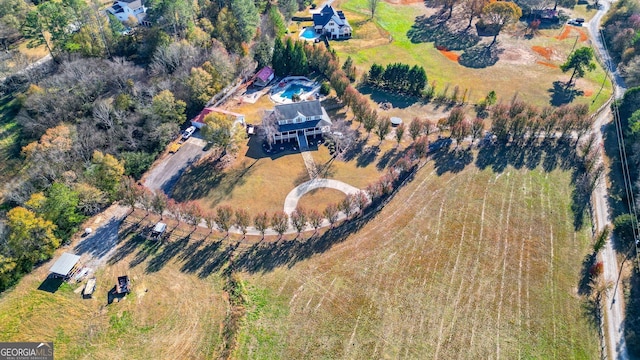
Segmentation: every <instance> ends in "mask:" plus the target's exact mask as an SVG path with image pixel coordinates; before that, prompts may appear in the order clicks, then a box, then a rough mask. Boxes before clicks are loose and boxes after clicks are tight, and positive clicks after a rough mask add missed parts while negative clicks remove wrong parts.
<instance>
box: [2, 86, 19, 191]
mask: <svg viewBox="0 0 640 360" xmlns="http://www.w3.org/2000/svg"><path fill="white" fill-rule="evenodd" d="M16 102H17V100H15V99H14V98H13V96H12V95H6V96H4V97H3V98H0V183H6V182H7V181H8V180H9V179H10V178H11V177H12V176H13V175H14V174H15V172H16V171H17V166H18V165H19V159H18V154H19V152H20V148H19V144H18V140H19V135H20V129H19V126H18V123H17V122H16V120H15V116H16V114H17V111H18V108H17V105H16ZM1 197H2V193H1V191H0V198H1Z"/></svg>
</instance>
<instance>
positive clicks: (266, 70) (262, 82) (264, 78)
mask: <svg viewBox="0 0 640 360" xmlns="http://www.w3.org/2000/svg"><path fill="white" fill-rule="evenodd" d="M274 75H275V74H274V72H273V69H272V68H270V67H268V66H265V67H263V68H262V69H260V71H258V73H257V74H256V77H255V80H254V81H253V84H254V85H255V86H258V87H265V86H267V85H268V84H269V82H271V80H273V77H274Z"/></svg>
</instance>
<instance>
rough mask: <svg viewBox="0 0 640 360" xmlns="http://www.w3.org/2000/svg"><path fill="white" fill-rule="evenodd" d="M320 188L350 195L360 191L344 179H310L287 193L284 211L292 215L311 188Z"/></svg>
mask: <svg viewBox="0 0 640 360" xmlns="http://www.w3.org/2000/svg"><path fill="white" fill-rule="evenodd" d="M320 188H329V189H335V190H339V191H342V192H343V193H345V194H347V195H350V194H356V193H358V192H359V191H360V189H358V188H357V187H355V186H351V185H349V184H346V183H343V182H342V181H338V180H333V179H313V180H309V181H307V182H305V183H302V184H300V185H298V186H296V187H295V188H294V189H293V190H291V192H289V194H287V197H286V199H285V200H284V212H286V213H287V214H288V215H291V213H292V212H293V210H295V209H296V207H297V206H298V200H300V198H301V197H302V196H303V195H304V194H306V193H308V192H309V191H311V190H315V189H320Z"/></svg>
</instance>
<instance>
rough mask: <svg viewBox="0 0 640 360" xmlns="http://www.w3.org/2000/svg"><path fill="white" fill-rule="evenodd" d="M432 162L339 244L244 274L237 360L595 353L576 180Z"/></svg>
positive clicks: (586, 239)
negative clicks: (244, 312)
mask: <svg viewBox="0 0 640 360" xmlns="http://www.w3.org/2000/svg"><path fill="white" fill-rule="evenodd" d="M431 164H432V163H430V164H429V165H427V166H426V167H425V168H423V169H422V170H421V171H420V172H419V173H418V174H417V176H416V178H415V179H414V181H413V182H411V183H409V184H408V185H407V186H406V187H405V188H403V189H402V190H401V191H400V192H399V193H398V195H397V196H396V197H395V198H394V199H393V200H392V201H391V202H390V203H389V204H388V205H387V206H385V207H384V209H383V210H382V211H381V212H380V213H379V214H378V216H377V217H376V218H375V219H374V220H373V221H371V222H370V223H368V224H367V225H366V226H365V227H363V228H362V229H361V230H360V231H359V232H358V233H356V234H353V235H351V236H349V237H348V238H347V239H346V240H345V241H344V242H342V243H339V244H338V245H335V246H334V247H332V248H331V249H330V250H328V251H326V252H325V253H323V254H321V255H316V256H314V257H311V258H310V259H307V260H304V261H301V262H299V263H297V264H295V265H293V266H282V267H278V268H276V269H274V270H273V271H270V272H266V273H262V272H257V273H254V274H245V278H246V280H247V283H248V284H247V288H248V290H249V297H250V299H251V300H250V305H249V308H248V317H247V319H248V322H247V324H246V327H245V328H244V330H243V331H242V332H241V334H240V337H239V338H240V344H239V349H238V354H237V355H238V357H239V358H243V359H256V358H282V359H284V358H288V359H301V358H361V359H365V358H366V359H375V358H410V359H415V358H440V359H457V358H467V359H487V358H503V359H513V358H538V359H540V358H558V359H566V358H580V359H583V358H597V357H598V353H599V351H598V338H597V330H596V328H595V325H593V323H591V322H590V321H589V320H588V315H587V314H586V313H587V311H586V310H585V306H584V300H582V299H580V298H579V297H578V295H577V294H576V285H577V283H578V279H579V271H580V267H581V261H582V259H583V258H584V256H585V254H586V253H587V252H588V251H589V243H590V233H589V230H588V226H584V227H583V229H582V230H580V231H578V232H574V228H573V213H572V212H571V191H572V186H571V185H570V180H571V173H569V172H567V171H563V170H559V169H557V168H556V169H555V170H553V171H551V172H545V171H544V170H542V169H541V168H540V167H537V168H536V169H534V170H527V169H526V168H524V167H523V168H521V169H515V168H513V167H512V166H507V167H506V168H504V170H499V172H497V173H496V172H494V171H493V170H492V167H491V166H489V167H486V168H485V169H484V170H480V169H478V168H477V167H475V166H473V165H471V166H467V167H466V168H465V169H464V170H462V171H460V172H457V173H451V172H445V173H444V174H442V175H441V176H438V172H439V170H440V169H434V168H433V166H432V165H431Z"/></svg>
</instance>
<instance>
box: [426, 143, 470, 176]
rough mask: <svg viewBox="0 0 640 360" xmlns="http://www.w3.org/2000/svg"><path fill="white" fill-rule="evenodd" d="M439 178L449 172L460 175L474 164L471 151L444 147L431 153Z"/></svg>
mask: <svg viewBox="0 0 640 360" xmlns="http://www.w3.org/2000/svg"><path fill="white" fill-rule="evenodd" d="M431 158H432V159H433V162H434V165H435V168H436V173H437V174H438V176H440V175H443V174H445V173H447V172H451V173H459V172H460V171H462V170H464V168H466V167H467V165H469V164H471V163H472V162H473V153H472V152H471V149H469V148H466V149H461V148H454V149H451V147H450V146H447V147H442V148H440V149H438V150H436V151H434V152H433V153H431Z"/></svg>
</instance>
